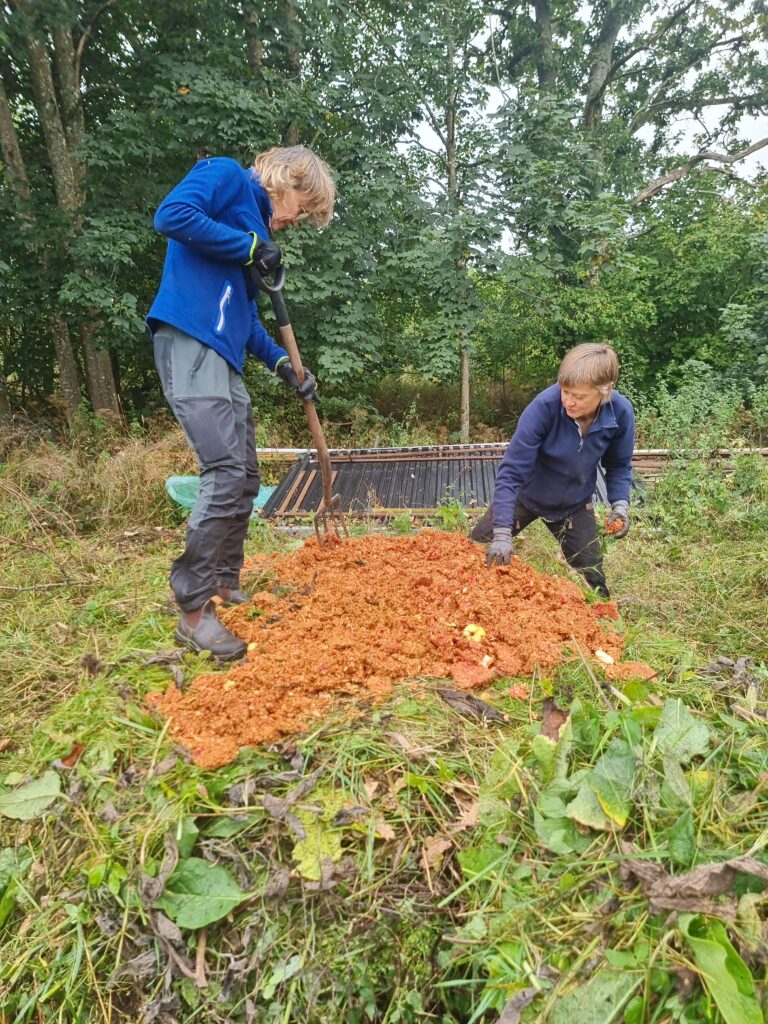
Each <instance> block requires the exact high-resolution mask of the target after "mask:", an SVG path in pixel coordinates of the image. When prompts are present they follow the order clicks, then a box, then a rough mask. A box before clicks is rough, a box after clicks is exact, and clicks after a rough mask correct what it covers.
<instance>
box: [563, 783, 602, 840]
mask: <svg viewBox="0 0 768 1024" xmlns="http://www.w3.org/2000/svg"><path fill="white" fill-rule="evenodd" d="M565 813H566V816H567V817H569V818H573V820H574V821H576V822H578V823H579V825H585V826H586V827H587V828H596V829H599V830H600V831H602V832H606V831H609V830H610V827H611V824H610V822H609V820H608V816H607V815H606V814H605V812H604V811H603V809H602V807H601V806H600V801H599V800H598V799H597V796H596V795H595V793H594V791H593V789H592V787H591V786H590V785H589V782H582V784H581V785H580V786H579V791H578V793H577V794H576V796H575V797H574V798H573V800H571V802H570V803H569V804H568V806H567V807H566V809H565Z"/></svg>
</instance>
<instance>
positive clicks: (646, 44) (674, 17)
mask: <svg viewBox="0 0 768 1024" xmlns="http://www.w3.org/2000/svg"><path fill="white" fill-rule="evenodd" d="M696 3H698V0H688V2H687V3H685V4H683V5H682V6H681V7H678V9H677V10H676V11H673V12H672V14H671V15H670V16H669V18H667V20H666V21H665V22H664V24H663V25H661V26H660V27H659V28H657V29H656V31H655V32H652V33H651V34H650V35H649V36H648V37H647V38H645V39H644V40H643V41H642V42H641V43H638V44H637V46H635V47H634V48H633V49H631V50H628V51H627V52H626V53H625V54H624V55H623V56H622V57H620V58H619V59H618V60H617V61H615V63H614V64H613V65H612V66H611V69H610V71H609V72H608V77H607V80H606V85H607V84H608V83H609V82H612V81H613V77H614V75H615V74H616V72H617V71H618V70H619V69H620V68H622V67H624V65H625V64H626V63H628V62H629V61H630V60H632V58H633V57H636V56H637V54H638V53H642V51H643V50H649V49H650V48H651V47H652V46H653V44H654V43H657V42H658V41H659V39H661V37H662V36H663V35H665V34H666V33H667V32H668V31H669V30H670V29H671V28H672V26H673V25H674V24H675V23H676V22H677V21H679V20H680V19H681V18H682V16H683V15H684V14H685V13H686V12H687V11H689V10H690V9H691V7H693V6H694V4H696Z"/></svg>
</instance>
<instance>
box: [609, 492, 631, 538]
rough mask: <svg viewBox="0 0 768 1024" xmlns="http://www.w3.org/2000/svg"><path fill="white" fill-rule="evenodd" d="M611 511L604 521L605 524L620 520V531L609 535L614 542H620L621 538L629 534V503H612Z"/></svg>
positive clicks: (622, 501)
mask: <svg viewBox="0 0 768 1024" xmlns="http://www.w3.org/2000/svg"><path fill="white" fill-rule="evenodd" d="M611 509H612V511H611V513H610V515H609V516H608V518H607V519H606V523H615V522H616V520H621V523H622V527H621V529H620V530H617V531H616V532H615V533H612V534H611V537H613V539H614V540H621V538H622V537H626V536H627V534H628V533H629V502H628V501H624V500H621V501H614V502H612V503H611Z"/></svg>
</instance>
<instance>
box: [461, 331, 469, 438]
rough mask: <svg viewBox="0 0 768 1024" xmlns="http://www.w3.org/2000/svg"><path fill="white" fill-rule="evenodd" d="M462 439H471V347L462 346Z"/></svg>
mask: <svg viewBox="0 0 768 1024" xmlns="http://www.w3.org/2000/svg"><path fill="white" fill-rule="evenodd" d="M459 429H460V431H461V440H462V441H463V442H464V444H466V443H467V442H468V441H469V349H468V348H467V347H466V345H462V346H461V424H460V427H459Z"/></svg>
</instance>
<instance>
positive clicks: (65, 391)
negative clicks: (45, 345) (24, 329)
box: [48, 314, 83, 423]
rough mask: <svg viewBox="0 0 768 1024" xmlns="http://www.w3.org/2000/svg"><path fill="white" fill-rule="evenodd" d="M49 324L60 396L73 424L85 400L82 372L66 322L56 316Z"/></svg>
mask: <svg viewBox="0 0 768 1024" xmlns="http://www.w3.org/2000/svg"><path fill="white" fill-rule="evenodd" d="M48 323H49V324H50V325H51V336H52V338H53V347H54V350H55V352H56V361H57V362H58V364H59V394H60V396H61V400H62V402H63V404H64V414H65V416H66V418H67V423H71V422H72V420H73V418H74V415H75V413H76V412H77V410H78V408H79V406H80V403H81V402H82V400H83V396H82V393H81V391H80V371H79V370H78V368H77V360H76V359H75V353H74V350H73V348H72V338H71V337H70V334H69V326H68V325H67V322H66V320H64V318H63V317H60V316H56V315H55V314H54V315H53V316H51V317H49V318H48Z"/></svg>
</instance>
